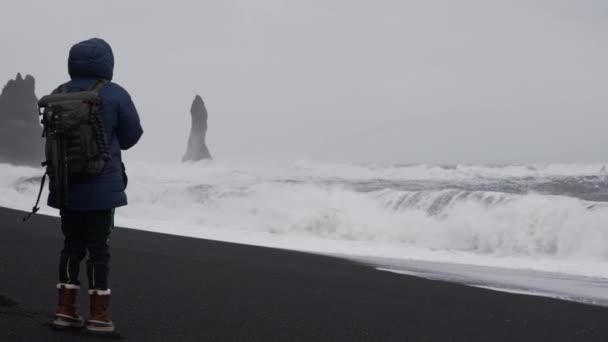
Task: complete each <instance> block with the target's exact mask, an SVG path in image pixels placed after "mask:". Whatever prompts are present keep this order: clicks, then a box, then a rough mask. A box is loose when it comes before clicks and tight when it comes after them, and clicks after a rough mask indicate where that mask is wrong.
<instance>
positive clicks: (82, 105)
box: [24, 80, 110, 221]
mask: <svg viewBox="0 0 608 342" xmlns="http://www.w3.org/2000/svg"><path fill="white" fill-rule="evenodd" d="M106 83H107V81H105V80H98V81H96V82H95V83H94V84H93V86H92V87H91V88H90V89H89V90H84V91H76V92H67V89H66V86H65V84H64V85H62V86H60V87H59V88H57V89H56V90H55V91H53V93H52V94H50V95H47V96H44V97H43V98H41V99H40V101H38V107H39V109H40V116H41V117H42V120H41V121H42V125H43V127H44V130H43V132H42V137H43V138H45V148H44V150H45V157H46V161H44V162H43V163H42V166H46V172H45V174H44V175H43V176H42V181H41V185H40V191H39V193H38V199H37V200H36V204H35V205H34V207H33V208H32V212H31V213H30V214H29V215H28V216H26V217H25V218H24V221H26V220H27V219H29V218H30V217H31V216H32V215H33V214H35V213H36V212H37V211H38V210H39V209H40V208H39V207H38V203H39V201H40V195H41V194H42V189H43V188H44V181H45V178H46V176H47V175H48V176H49V181H50V182H51V188H52V189H53V191H54V192H55V193H56V195H57V203H58V206H59V207H60V208H65V207H66V206H67V204H68V197H67V195H68V184H69V182H70V181H73V180H83V179H87V178H93V177H96V176H99V175H100V174H101V173H102V172H103V169H104V167H105V166H106V163H107V162H108V161H109V160H110V150H109V147H108V139H107V136H106V131H105V128H104V126H103V121H102V118H101V116H100V114H99V109H100V107H101V97H100V96H99V90H100V89H101V87H103V86H104V85H105V84H106Z"/></svg>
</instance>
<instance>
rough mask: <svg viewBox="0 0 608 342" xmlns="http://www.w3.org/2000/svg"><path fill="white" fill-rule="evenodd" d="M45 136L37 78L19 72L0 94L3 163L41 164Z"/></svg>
mask: <svg viewBox="0 0 608 342" xmlns="http://www.w3.org/2000/svg"><path fill="white" fill-rule="evenodd" d="M41 135H42V126H41V125H40V119H39V117H38V99H37V98H36V94H35V80H34V77H32V76H30V75H27V76H26V77H25V78H23V77H22V76H21V74H17V77H16V79H14V80H10V81H8V83H7V84H6V85H5V86H4V88H3V89H2V93H0V163H10V164H14V165H29V166H40V163H41V162H42V161H43V160H44V140H43V139H42V137H41Z"/></svg>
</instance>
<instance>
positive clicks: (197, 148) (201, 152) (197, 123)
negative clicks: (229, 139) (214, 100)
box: [182, 95, 211, 161]
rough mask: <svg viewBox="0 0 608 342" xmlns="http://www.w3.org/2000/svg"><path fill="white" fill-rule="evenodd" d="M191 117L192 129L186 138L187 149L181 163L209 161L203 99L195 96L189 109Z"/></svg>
mask: <svg viewBox="0 0 608 342" xmlns="http://www.w3.org/2000/svg"><path fill="white" fill-rule="evenodd" d="M190 114H191V115H192V128H191V129H190V137H189V138H188V149H187V150H186V154H185V155H184V158H182V161H196V160H201V159H211V153H209V149H208V148H207V144H206V143H205V137H206V136H207V108H205V102H203V99H202V98H201V97H200V96H199V95H196V97H195V98H194V101H192V107H190Z"/></svg>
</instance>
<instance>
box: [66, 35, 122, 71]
mask: <svg viewBox="0 0 608 342" xmlns="http://www.w3.org/2000/svg"><path fill="white" fill-rule="evenodd" d="M68 72H69V74H70V77H71V78H72V79H75V78H95V79H104V80H108V81H111V80H112V76H113V74H114V54H113V53H112V48H111V47H110V44H108V43H107V42H106V41H105V40H103V39H100V38H92V39H89V40H85V41H82V42H80V43H77V44H75V45H74V46H72V48H71V49H70V56H69V58H68Z"/></svg>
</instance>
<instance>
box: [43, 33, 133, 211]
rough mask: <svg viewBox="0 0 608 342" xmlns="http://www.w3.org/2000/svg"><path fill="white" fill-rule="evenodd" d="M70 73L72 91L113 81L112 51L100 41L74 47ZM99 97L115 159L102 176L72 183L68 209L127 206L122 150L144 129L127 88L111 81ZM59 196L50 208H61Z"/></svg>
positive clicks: (52, 195)
mask: <svg viewBox="0 0 608 342" xmlns="http://www.w3.org/2000/svg"><path fill="white" fill-rule="evenodd" d="M68 71H69V74H70V77H71V81H69V82H68V83H66V88H67V91H68V92H71V91H79V90H89V89H90V88H91V87H92V86H93V84H94V83H95V82H96V81H97V80H99V79H104V80H108V81H111V80H112V75H113V72H114V55H113V53H112V48H111V47H110V45H109V44H108V43H106V42H105V41H104V40H102V39H98V38H94V39H89V40H86V41H83V42H80V43H78V44H76V45H74V46H73V47H72V48H71V49H70V56H69V59H68ZM99 95H100V97H101V102H102V103H101V107H100V108H101V115H102V118H103V123H104V127H105V130H106V135H107V137H108V145H109V146H110V154H111V159H110V160H109V161H108V163H107V164H106V166H105V168H104V170H103V172H102V174H101V175H99V176H97V177H95V178H92V179H87V180H84V181H82V180H81V181H75V180H69V191H68V206H67V209H68V210H79V211H80V210H101V209H109V208H115V207H120V206H124V205H126V204H127V195H126V194H125V188H126V185H127V179H126V173H125V172H124V165H123V164H122V159H121V154H120V151H121V150H127V149H129V148H131V147H133V145H135V144H136V143H137V141H138V140H139V138H140V137H141V136H142V134H143V130H142V128H141V125H140V123H139V115H138V114H137V110H136V109H135V105H134V104H133V101H132V100H131V96H130V95H129V93H128V92H127V91H126V90H125V89H123V88H122V87H121V86H119V85H118V84H116V83H113V82H108V83H106V84H105V85H104V86H103V87H102V88H101V90H100V91H99ZM55 197H56V196H55V192H54V191H53V189H52V188H51V191H50V193H49V198H48V205H49V206H51V207H54V208H58V205H57V201H56V198H55Z"/></svg>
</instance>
